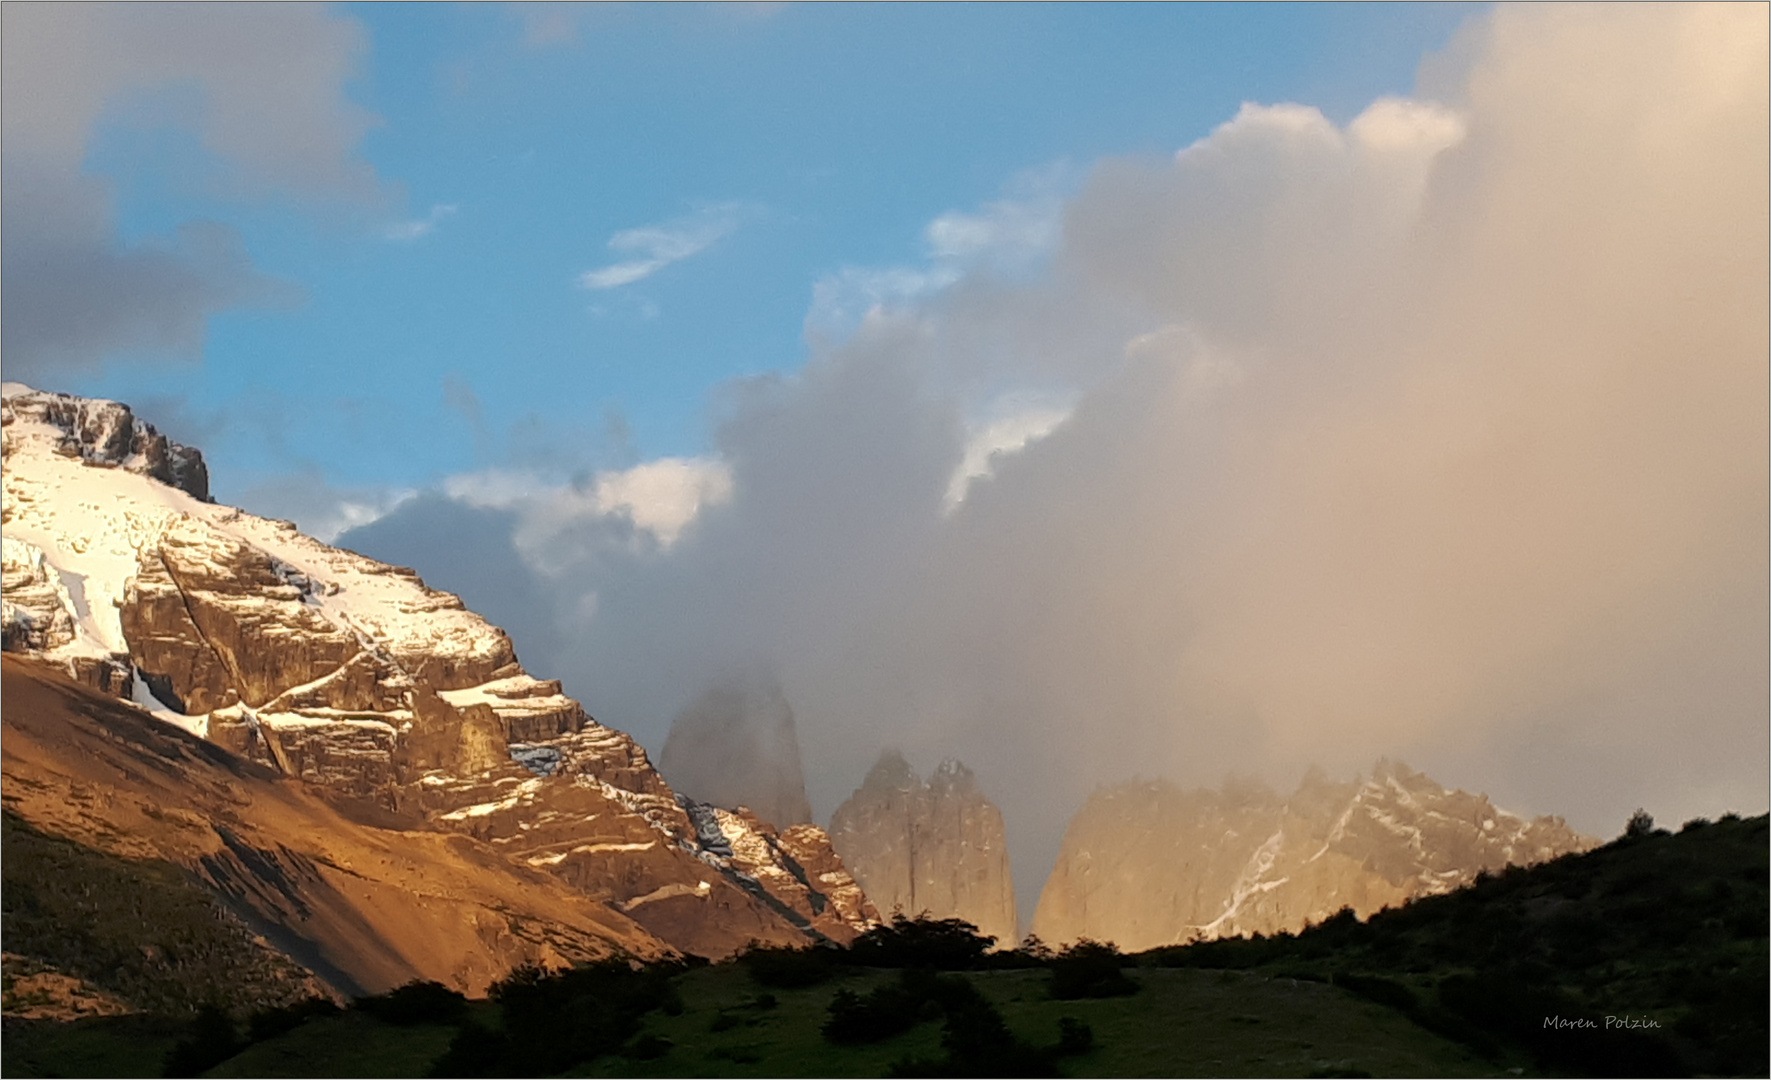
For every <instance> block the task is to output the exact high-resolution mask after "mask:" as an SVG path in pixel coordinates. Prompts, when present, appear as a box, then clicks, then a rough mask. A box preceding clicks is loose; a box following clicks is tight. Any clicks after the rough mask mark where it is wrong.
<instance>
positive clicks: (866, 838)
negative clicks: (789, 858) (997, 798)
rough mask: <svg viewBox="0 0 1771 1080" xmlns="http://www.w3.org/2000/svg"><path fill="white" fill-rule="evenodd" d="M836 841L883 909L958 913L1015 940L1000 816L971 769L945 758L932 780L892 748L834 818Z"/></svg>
mask: <svg viewBox="0 0 1771 1080" xmlns="http://www.w3.org/2000/svg"><path fill="white" fill-rule="evenodd" d="M830 839H831V843H832V844H833V845H834V846H835V848H836V850H837V851H838V852H839V853H840V854H841V855H842V857H843V860H844V862H846V863H847V864H848V866H849V869H850V870H851V871H852V872H853V873H854V875H855V879H856V880H857V881H858V882H860V884H861V888H862V889H863V890H864V891H865V892H866V894H867V896H868V897H869V898H870V899H872V900H873V902H874V904H875V905H877V906H878V907H879V909H880V910H882V911H892V910H894V909H896V910H901V911H903V912H904V913H905V914H907V915H917V914H921V913H922V912H925V911H926V912H928V913H929V914H930V915H932V916H934V917H936V918H943V919H944V918H961V919H964V920H966V921H967V922H970V923H973V924H975V925H976V926H977V927H978V929H979V930H980V931H982V932H983V933H985V934H989V935H992V936H994V937H995V938H996V939H997V941H998V942H999V943H1001V944H1003V945H1012V944H1014V943H1015V942H1016V940H1017V937H1016V919H1015V886H1014V878H1013V876H1012V874H1011V873H1010V870H1009V856H1008V840H1007V836H1006V833H1005V831H1004V829H1003V823H1002V812H1001V811H999V810H998V809H997V808H996V806H995V804H994V803H992V802H991V801H990V800H989V799H988V798H986V797H985V796H984V793H983V791H982V790H981V789H980V788H979V787H978V782H977V778H976V777H975V776H973V775H972V771H971V770H970V769H968V768H966V767H965V766H964V765H962V764H960V763H959V762H957V761H944V762H942V763H941V764H940V765H939V766H938V767H937V768H936V769H935V773H934V775H933V776H931V777H929V779H928V782H927V783H924V782H923V781H922V779H921V778H920V777H918V776H917V775H916V772H915V770H913V769H912V768H911V767H910V765H909V763H907V762H906V761H905V760H904V758H903V757H902V756H901V755H899V754H898V753H896V752H894V751H887V752H886V753H884V754H881V755H880V758H879V761H878V762H877V763H875V764H874V766H873V768H872V769H871V770H870V771H869V772H868V773H867V778H866V780H864V781H863V782H862V784H861V786H860V787H859V788H858V789H856V791H855V793H854V794H853V795H851V796H850V797H849V799H848V801H847V802H844V803H843V804H842V805H841V806H840V807H838V808H837V810H836V813H835V814H833V815H831V818H830Z"/></svg>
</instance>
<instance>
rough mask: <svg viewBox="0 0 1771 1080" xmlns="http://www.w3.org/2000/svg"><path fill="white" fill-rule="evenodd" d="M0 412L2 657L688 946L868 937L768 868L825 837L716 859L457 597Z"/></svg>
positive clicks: (11, 390)
mask: <svg viewBox="0 0 1771 1080" xmlns="http://www.w3.org/2000/svg"><path fill="white" fill-rule="evenodd" d="M5 404H6V408H5V412H4V415H3V417H0V419H3V420H4V435H3V439H4V452H5V465H6V468H5V477H4V485H5V508H6V541H5V552H4V554H5V566H4V571H5V581H6V610H5V649H6V651H8V652H15V653H22V654H25V655H29V656H32V657H36V658H39V659H41V660H43V661H45V662H48V663H51V664H54V665H56V666H58V667H60V668H61V669H62V670H63V671H65V672H66V673H68V674H69V675H70V676H72V677H74V678H75V679H77V680H78V681H80V682H83V683H85V684H86V685H88V686H91V687H93V688H95V689H98V690H100V691H103V692H106V693H111V694H114V695H116V696H119V697H122V698H125V699H127V700H129V701H132V702H133V703H135V704H136V705H138V706H140V707H141V708H143V709H146V710H147V711H148V712H150V713H152V715H153V716H155V717H157V718H158V719H159V720H161V721H164V722H166V723H170V724H173V725H176V726H178V727H180V728H183V729H184V730H185V731H187V732H190V733H192V734H194V735H197V736H201V737H204V738H207V739H209V740H211V741H212V742H213V743H215V744H217V745H219V746H221V747H224V748H226V749H227V750H229V751H231V752H233V753H235V754H238V755H240V756H241V757H242V758H245V759H247V760H249V761H252V762H256V763H258V764H261V765H263V766H265V767H267V768H269V769H272V770H274V771H275V772H277V773H279V774H281V775H283V776H287V777H292V778H297V779H300V780H302V781H305V782H307V783H308V784H311V785H313V786H314V789H315V790H316V791H317V792H320V793H322V794H324V795H326V796H327V797H329V798H333V799H335V800H339V801H340V805H346V804H348V805H351V806H358V807H375V808H378V812H383V813H388V814H392V815H395V816H396V817H397V818H398V819H399V820H401V821H404V822H405V823H406V824H407V825H408V826H409V827H411V828H417V829H421V830H423V831H425V832H428V833H439V832H440V833H465V834H468V835H471V836H473V837H476V838H478V839H479V840H482V841H484V842H485V843H486V844H487V845H488V846H489V850H493V851H500V852H503V853H506V854H507V855H508V856H509V857H510V858H512V859H514V860H515V861H516V864H517V865H520V866H522V867H524V868H526V869H527V870H530V871H533V872H541V873H546V874H549V875H551V876H552V877H553V878H554V879H557V880H563V881H565V882H567V883H568V884H570V885H571V886H573V887H575V888H576V889H578V890H579V892H581V893H582V894H585V895H588V896H590V897H592V898H594V899H595V900H597V901H600V902H606V903H608V904H611V905H613V906H614V907H615V909H617V910H619V911H622V912H626V913H627V914H628V915H630V916H631V918H632V919H633V920H634V921H635V922H636V923H638V924H641V925H644V926H646V927H649V928H652V929H653V930H654V931H655V932H656V933H657V934H658V935H659V936H660V937H662V938H664V939H665V940H667V941H669V942H670V943H671V944H673V945H675V946H677V947H679V948H682V949H685V950H688V951H693V952H699V953H704V954H708V955H716V956H717V955H725V954H727V953H730V952H732V951H734V950H735V949H738V948H741V947H742V946H743V945H745V944H746V943H748V942H749V941H751V940H753V939H756V940H763V941H775V942H781V943H795V942H804V941H807V940H818V939H822V938H839V939H840V938H844V937H847V936H852V935H853V934H854V933H856V932H858V931H859V929H861V928H862V927H864V926H865V925H866V920H867V918H868V916H867V915H866V914H865V912H866V910H867V909H866V908H865V905H864V901H862V902H859V903H857V902H854V901H853V900H851V899H839V898H838V897H839V895H844V896H846V893H845V890H852V889H853V882H852V880H851V879H848V878H847V877H846V874H844V875H838V877H835V878H832V879H831V880H830V881H829V882H825V881H823V880H821V879H817V878H811V877H808V876H807V875H805V874H803V873H797V872H795V871H793V870H791V869H784V868H786V867H787V865H788V863H789V862H791V863H793V864H794V865H799V864H801V863H818V864H819V865H820V866H825V865H826V864H828V868H833V869H827V871H821V872H835V871H836V870H840V860H838V859H837V858H836V856H835V853H834V852H833V851H831V850H830V849H829V845H828V843H827V842H825V843H823V847H822V849H821V850H815V849H817V848H818V841H817V839H816V838H811V837H802V838H800V839H799V840H797V841H793V842H789V841H788V840H787V838H786V837H785V836H783V835H782V834H780V833H779V832H778V831H777V830H776V829H774V828H773V827H772V826H770V825H768V824H766V823H764V822H752V823H751V824H749V825H746V826H745V828H746V829H748V830H750V831H751V832H754V833H756V834H757V836H759V837H760V838H761V839H760V840H759V843H760V844H761V847H760V848H758V849H757V851H758V859H757V860H750V861H746V859H744V858H737V857H734V856H733V853H732V852H731V851H730V850H723V851H722V850H713V849H710V848H709V847H708V846H707V845H706V843H705V842H704V839H703V837H702V836H701V834H700V832H699V831H698V830H697V828H696V826H695V824H694V823H693V822H692V821H691V820H690V817H689V814H688V813H687V812H686V811H685V810H684V808H683V806H682V805H680V804H679V800H678V798H677V795H676V793H675V792H674V791H673V790H672V789H671V788H670V786H669V785H668V784H666V783H665V781H664V778H663V777H662V776H661V775H659V773H658V771H657V770H656V769H654V768H653V767H652V764H651V762H650V761H649V760H648V759H647V756H646V753H645V751H644V750H643V749H641V748H640V747H639V745H638V744H636V743H635V742H634V741H633V740H632V739H631V738H629V737H628V736H627V735H625V734H623V733H621V732H619V731H615V730H613V729H611V728H607V727H604V726H603V725H601V724H598V723H597V722H596V721H595V720H593V719H592V718H591V717H589V716H588V715H587V714H586V713H585V711H584V709H583V707H582V706H581V705H579V703H578V702H577V701H574V700H573V699H571V698H570V697H567V696H566V695H565V694H564V693H563V691H562V689H561V687H560V684H559V683H558V682H557V681H553V680H543V679H537V678H535V677H533V676H531V675H529V674H528V673H527V672H525V671H524V670H523V668H522V666H521V665H520V664H519V663H518V661H517V658H516V655H515V652H514V650H513V648H512V646H511V642H510V639H509V637H508V636H507V635H506V634H505V633H504V632H503V631H502V630H499V629H498V628H497V627H494V626H492V625H490V624H489V623H487V622H486V621H485V620H484V619H482V618H480V617H479V616H478V615H476V614H474V613H472V612H470V611H467V610H465V609H464V608H463V606H462V604H461V601H460V599H459V598H457V597H455V596H453V595H451V594H449V593H444V592H439V591H437V590H434V589H430V588H427V587H426V586H425V585H424V583H423V582H422V581H420V580H419V579H418V576H417V575H416V574H415V573H414V572H412V571H411V570H408V569H404V568H401V567H393V566H388V565H386V564H383V563H378V562H376V561H374V560H372V559H368V558H364V557H363V556H360V555H357V554H354V553H352V552H348V551H343V550H340V549H337V548H333V547H329V546H327V545H325V544H322V543H320V542H318V541H316V540H313V539H312V538H310V537H307V536H304V535H302V534H301V533H300V532H299V531H298V530H297V529H296V528H295V526H294V525H292V524H290V523H288V522H280V521H270V520H266V519H263V518H258V517H254V516H252V515H250V514H245V513H242V512H241V511H238V510H234V509H231V508H228V507H223V506H217V505H215V504H213V503H210V502H207V501H206V496H207V488H206V480H205V483H204V485H202V486H201V487H198V486H197V485H196V483H195V480H194V479H193V477H194V476H195V473H194V472H193V470H194V469H195V466H193V465H191V464H190V463H191V462H192V461H197V462H198V463H200V460H201V459H200V457H193V456H192V455H194V454H195V452H194V451H190V452H188V453H187V452H186V451H185V448H180V447H177V446H176V444H170V443H167V442H166V441H165V440H164V439H163V438H161V437H160V436H158V435H157V433H154V432H153V430H152V428H150V427H147V426H146V425H143V424H141V423H140V422H139V421H137V420H135V419H134V418H133V416H132V415H130V414H129V412H128V410H127V409H126V408H124V407H123V406H120V405H116V404H115V403H107V402H92V401H84V400H83V399H79V398H69V397H67V396H65V395H56V394H41V393H37V392H35V391H31V390H29V389H28V388H24V387H20V386H18V385H17V384H12V383H8V384H6V388H5ZM131 433H133V434H131ZM95 440H96V441H95ZM156 440H158V441H156ZM125 451H127V453H125ZM181 463H182V464H181ZM168 470H171V471H170V472H168ZM168 475H170V476H172V477H173V478H174V479H175V480H180V481H181V482H182V483H184V484H185V486H183V487H178V486H172V485H171V484H169V483H168V482H167V481H166V476H168ZM783 706H784V703H783ZM786 723H787V729H786V734H787V736H788V738H789V740H791V736H792V730H791V714H788V715H787V718H786ZM792 767H793V777H794V778H795V780H796V781H797V779H798V771H797V770H798V762H797V756H795V758H794V759H793V761H792ZM799 799H800V801H801V803H803V801H804V791H803V784H801V785H800V786H799ZM782 805H785V804H782ZM771 809H772V810H774V811H775V812H778V813H779V812H781V809H780V806H777V807H772V808H771ZM787 809H788V810H793V809H794V808H792V807H791V806H787ZM803 816H804V817H809V809H807V810H806V811H805V813H804V814H803ZM788 823H791V822H783V824H788ZM819 835H820V836H821V834H819ZM793 843H800V844H801V845H802V846H807V850H806V851H805V852H803V853H795V854H793V855H791V857H788V856H786V855H784V854H782V853H785V852H788V851H789V850H790V849H791V848H792V844H793ZM808 845H809V846H808ZM727 847H728V848H729V845H727ZM765 851H766V852H774V853H776V854H774V855H769V856H768V857H767V858H763V857H761V856H762V853H764V852H765ZM783 859H786V860H787V861H785V862H784V861H783ZM777 869H784V873H777V872H776V870H777Z"/></svg>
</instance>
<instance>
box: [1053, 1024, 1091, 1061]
mask: <svg viewBox="0 0 1771 1080" xmlns="http://www.w3.org/2000/svg"><path fill="white" fill-rule="evenodd" d="M1094 1048H1095V1029H1094V1028H1092V1027H1089V1026H1088V1023H1087V1022H1086V1021H1083V1020H1078V1019H1077V1018H1076V1017H1074V1016H1060V1017H1058V1045H1057V1046H1056V1047H1055V1048H1054V1051H1053V1052H1054V1053H1055V1054H1056V1055H1057V1056H1058V1057H1074V1056H1075V1055H1077V1054H1086V1053H1088V1052H1089V1051H1090V1050H1093V1049H1094Z"/></svg>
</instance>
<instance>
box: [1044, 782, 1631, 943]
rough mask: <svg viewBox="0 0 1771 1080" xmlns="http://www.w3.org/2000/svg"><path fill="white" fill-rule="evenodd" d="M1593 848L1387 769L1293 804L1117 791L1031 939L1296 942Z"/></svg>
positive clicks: (1228, 795) (1106, 793)
mask: <svg viewBox="0 0 1771 1080" xmlns="http://www.w3.org/2000/svg"><path fill="white" fill-rule="evenodd" d="M1596 844H1597V841H1595V840H1593V839H1592V838H1590V837H1586V836H1582V835H1581V834H1579V833H1577V832H1575V831H1574V830H1573V829H1570V828H1569V827H1568V826H1567V824H1566V823H1564V822H1563V821H1562V819H1561V818H1557V817H1538V818H1532V819H1526V818H1522V817H1520V816H1518V815H1516V814H1511V813H1508V812H1507V811H1505V810H1502V809H1501V808H1499V807H1497V806H1495V805H1494V804H1493V803H1492V802H1490V801H1489V800H1488V797H1487V796H1486V795H1472V794H1470V793H1468V792H1465V791H1456V790H1452V789H1450V788H1446V787H1444V786H1443V785H1441V784H1439V783H1437V782H1435V781H1434V780H1432V779H1431V778H1430V777H1428V776H1425V775H1424V774H1422V773H1418V772H1415V771H1413V770H1412V769H1410V768H1408V767H1407V766H1406V765H1403V764H1400V763H1397V762H1390V761H1379V762H1378V763H1377V765H1376V766H1375V768H1374V769H1373V771H1372V774H1371V776H1370V777H1369V778H1366V779H1362V780H1355V781H1353V782H1351V783H1336V782H1334V781H1331V780H1329V779H1328V777H1327V776H1326V775H1324V774H1323V773H1322V772H1320V771H1319V770H1311V772H1310V774H1309V775H1307V776H1306V777H1305V778H1304V781H1303V783H1302V784H1301V785H1300V786H1299V787H1298V790H1297V791H1296V792H1294V793H1293V794H1292V795H1291V797H1290V798H1283V797H1281V796H1279V795H1277V794H1275V793H1274V792H1272V791H1271V790H1269V789H1267V788H1265V787H1262V786H1259V785H1242V786H1237V785H1226V786H1225V787H1224V788H1222V789H1220V790H1217V791H1210V790H1200V791H1184V790H1182V789H1180V788H1178V787H1176V786H1175V785H1173V784H1170V783H1167V782H1164V781H1155V782H1145V781H1140V782H1133V783H1127V784H1120V785H1116V786H1113V787H1107V788H1103V789H1101V790H1099V791H1097V792H1095V794H1094V795H1093V796H1091V797H1090V799H1089V801H1088V802H1087V803H1086V804H1084V806H1083V807H1082V809H1081V810H1079V811H1078V812H1077V814H1076V816H1075V817H1074V818H1072V819H1071V821H1070V827H1069V829H1068V830H1067V831H1066V832H1065V835H1064V843H1063V848H1062V850H1061V852H1060V854H1059V856H1058V861H1057V865H1056V866H1055V867H1054V868H1053V870H1052V874H1051V877H1050V878H1049V879H1047V881H1046V885H1045V890H1044V892H1043V893H1041V895H1040V898H1039V907H1038V909H1037V911H1036V912H1035V914H1034V919H1033V932H1034V933H1035V934H1037V935H1039V937H1040V938H1041V939H1043V940H1045V941H1048V942H1052V943H1058V942H1065V941H1075V940H1077V939H1078V938H1084V937H1088V938H1094V939H1095V940H1099V941H1113V942H1115V943H1117V944H1118V945H1119V946H1120V947H1121V948H1123V949H1130V950H1137V949H1148V948H1153V947H1155V946H1159V945H1171V944H1177V943H1180V942H1185V941H1188V940H1191V939H1194V938H1200V939H1209V938H1217V937H1234V936H1236V935H1238V934H1249V933H1267V934H1271V933H1274V932H1277V931H1280V930H1289V931H1297V930H1300V929H1302V928H1303V927H1304V925H1305V924H1306V923H1309V922H1319V921H1321V920H1322V919H1324V918H1326V917H1328V916H1329V915H1332V914H1334V913H1335V912H1337V911H1339V910H1340V909H1341V908H1343V907H1351V908H1352V909H1353V910H1354V911H1355V912H1356V913H1358V914H1359V915H1360V916H1362V917H1363V916H1366V915H1370V914H1371V913H1373V912H1375V911H1378V910H1380V909H1382V908H1384V907H1390V906H1397V905H1400V904H1402V903H1403V902H1404V901H1407V900H1409V899H1411V898H1413V897H1417V896H1432V895H1435V894H1438V893H1444V892H1449V891H1451V890H1452V889H1455V888H1458V887H1460V886H1463V885H1467V884H1469V883H1470V882H1471V881H1473V880H1475V877H1476V875H1477V874H1479V873H1482V872H1483V871H1488V872H1494V871H1498V870H1501V869H1503V868H1504V867H1507V866H1529V865H1532V864H1535V863H1539V862H1544V861H1547V860H1549V859H1553V858H1555V857H1557V856H1559V855H1563V854H1566V853H1568V852H1572V851H1584V850H1587V849H1589V848H1591V847H1594V846H1596Z"/></svg>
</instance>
